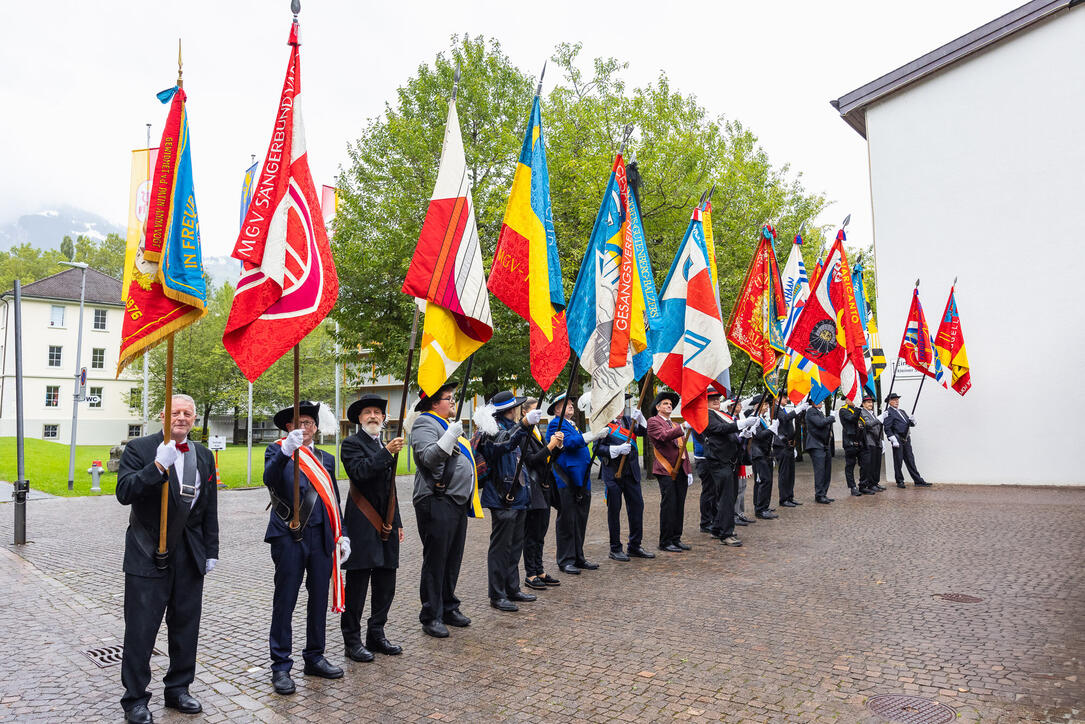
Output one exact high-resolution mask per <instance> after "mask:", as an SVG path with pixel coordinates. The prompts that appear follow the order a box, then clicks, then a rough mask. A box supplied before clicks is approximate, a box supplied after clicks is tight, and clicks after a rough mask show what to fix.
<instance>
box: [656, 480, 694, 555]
mask: <svg viewBox="0 0 1085 724" xmlns="http://www.w3.org/2000/svg"><path fill="white" fill-rule="evenodd" d="M658 480H659V545H660V547H663V546H667V545H673V544H675V543H678V542H679V541H680V540H682V524H683V523H684V522H685V518H686V492H687V491H688V490H689V485H688V484H687V481H688V479H687V477H686V473H684V472H682V471H681V470H678V471H677V472H676V473H675V476H674V477H673V478H672V477H669V476H667V475H659V476H658Z"/></svg>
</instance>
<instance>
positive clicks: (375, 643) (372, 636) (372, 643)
mask: <svg viewBox="0 0 1085 724" xmlns="http://www.w3.org/2000/svg"><path fill="white" fill-rule="evenodd" d="M365 647H366V648H367V649H369V650H370V651H375V652H376V653H378V654H384V655H385V656H399V655H400V654H402V653H403V647H402V646H396V645H395V644H394V643H392V642H391V641H389V640H388V639H387V638H386V637H385V636H384V634H383V633H382V632H378V631H373V632H369V633H367V634H366V636H365Z"/></svg>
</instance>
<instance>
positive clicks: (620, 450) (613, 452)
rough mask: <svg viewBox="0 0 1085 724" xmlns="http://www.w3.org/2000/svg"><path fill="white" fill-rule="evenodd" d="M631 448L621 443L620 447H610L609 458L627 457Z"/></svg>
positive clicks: (627, 444)
mask: <svg viewBox="0 0 1085 724" xmlns="http://www.w3.org/2000/svg"><path fill="white" fill-rule="evenodd" d="M632 449H633V446H632V445H630V444H629V443H627V442H623V443H622V444H621V445H611V446H610V457H612V458H617V457H621V456H622V455H628V454H629V453H630V451H632Z"/></svg>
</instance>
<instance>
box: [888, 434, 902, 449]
mask: <svg viewBox="0 0 1085 724" xmlns="http://www.w3.org/2000/svg"><path fill="white" fill-rule="evenodd" d="M889 442H890V444H892V446H893V447H900V440H898V439H897V436H896V435H890V436H889Z"/></svg>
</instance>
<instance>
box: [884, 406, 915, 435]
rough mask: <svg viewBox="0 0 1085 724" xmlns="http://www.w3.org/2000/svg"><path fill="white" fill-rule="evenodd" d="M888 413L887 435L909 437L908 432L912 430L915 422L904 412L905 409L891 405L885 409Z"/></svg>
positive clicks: (886, 421) (886, 420)
mask: <svg viewBox="0 0 1085 724" xmlns="http://www.w3.org/2000/svg"><path fill="white" fill-rule="evenodd" d="M885 411H886V412H887V413H888V414H887V415H886V416H885V436H886V437H887V438H888V437H890V436H891V435H896V436H897V437H898V438H899V439H901V440H907V439H908V433H910V432H911V429H910V428H912V427H914V426H915V423H914V422H912V419H911V418H910V417H909V416H908V415H906V414H905V413H904V410H901V409H900V408H897V407H893V406H892V405H890V406H889V407H887V408H886V410H885Z"/></svg>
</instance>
